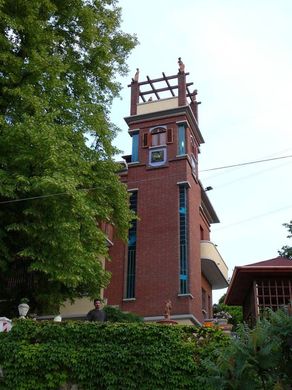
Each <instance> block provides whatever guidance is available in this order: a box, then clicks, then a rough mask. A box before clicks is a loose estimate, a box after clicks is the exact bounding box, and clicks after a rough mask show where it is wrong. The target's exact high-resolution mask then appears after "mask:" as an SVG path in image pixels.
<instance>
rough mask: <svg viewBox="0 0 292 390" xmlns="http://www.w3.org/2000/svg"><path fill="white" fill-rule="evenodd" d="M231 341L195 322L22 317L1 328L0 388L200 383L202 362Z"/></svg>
mask: <svg viewBox="0 0 292 390" xmlns="http://www.w3.org/2000/svg"><path fill="white" fill-rule="evenodd" d="M229 343H230V340H229V339H228V338H227V337H226V336H224V335H223V334H222V333H221V332H220V331H218V330H213V329H204V328H196V327H193V326H179V325H177V326H168V325H159V324H143V323H129V324H122V323H89V322H64V323H54V322H41V323H38V322H35V321H32V320H18V321H17V323H16V324H15V325H14V327H13V328H12V330H11V332H9V333H7V334H4V333H2V334H0V366H1V367H2V370H3V377H2V380H0V388H1V389H6V390H10V389H11V390H12V389H13V390H16V389H17V390H34V389H37V390H42V389H60V388H61V386H64V385H65V384H70V383H71V384H77V385H78V389H82V390H91V389H99V390H103V389H106V390H111V389H114V390H117V389H118V390H123V389H127V390H128V389H139V390H140V389H141V390H143V389H145V390H146V389H147V390H148V389H149V390H150V389H151V390H152V389H153V390H154V389H155V390H156V389H170V390H172V389H175V390H176V389H193V390H195V389H201V388H202V387H201V385H200V377H202V376H203V375H204V371H203V367H202V365H201V362H202V361H203V360H204V359H206V358H207V357H208V356H209V355H210V354H212V353H213V351H214V350H215V349H216V348H218V347H219V346H220V345H221V346H222V345H223V346H224V345H228V344H229Z"/></svg>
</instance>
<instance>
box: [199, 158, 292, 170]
mask: <svg viewBox="0 0 292 390" xmlns="http://www.w3.org/2000/svg"><path fill="white" fill-rule="evenodd" d="M291 157H292V155H289V156H281V157H274V158H267V159H264V160H255V161H248V162H244V163H239V164H232V165H223V166H222V167H215V168H208V169H203V170H202V171H200V172H209V171H217V170H219V169H227V168H235V167H242V166H244V165H252V164H259V163H263V162H267V161H274V160H283V159H284V158H291Z"/></svg>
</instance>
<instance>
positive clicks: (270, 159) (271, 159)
mask: <svg viewBox="0 0 292 390" xmlns="http://www.w3.org/2000/svg"><path fill="white" fill-rule="evenodd" d="M291 157H292V155H289V156H281V157H274V158H269V159H264V160H256V161H249V162H244V163H240V164H233V165H225V166H222V167H215V168H209V169H204V170H202V171H200V173H201V172H207V171H215V170H219V169H227V168H234V167H239V166H246V165H251V164H259V163H262V162H267V161H274V160H282V159H285V158H291ZM174 176H177V177H178V175H177V174H176V175H167V178H170V177H174ZM152 180H161V177H160V176H159V177H152V178H151V179H150V178H147V179H142V180H134V181H131V183H135V182H137V183H140V182H144V181H152ZM98 188H99V187H91V188H79V189H78V191H91V190H97V189H98ZM62 195H71V194H70V193H69V192H57V193H55V194H47V195H39V196H32V197H28V198H19V199H11V200H5V201H1V202H0V205H1V204H8V203H16V202H24V201H27V200H35V199H44V198H50V197H54V196H62Z"/></svg>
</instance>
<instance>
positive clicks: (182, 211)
mask: <svg viewBox="0 0 292 390" xmlns="http://www.w3.org/2000/svg"><path fill="white" fill-rule="evenodd" d="M179 243H180V276H179V279H180V294H187V293H188V225H187V188H186V186H185V185H181V186H179Z"/></svg>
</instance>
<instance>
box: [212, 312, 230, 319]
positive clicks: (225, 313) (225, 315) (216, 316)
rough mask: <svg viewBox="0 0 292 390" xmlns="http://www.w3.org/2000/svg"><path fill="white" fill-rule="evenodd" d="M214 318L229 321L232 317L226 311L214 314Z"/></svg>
mask: <svg viewBox="0 0 292 390" xmlns="http://www.w3.org/2000/svg"><path fill="white" fill-rule="evenodd" d="M214 317H215V318H218V319H219V318H222V319H225V320H230V318H232V315H230V314H229V313H228V312H227V311H219V312H218V313H215V314H214Z"/></svg>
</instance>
